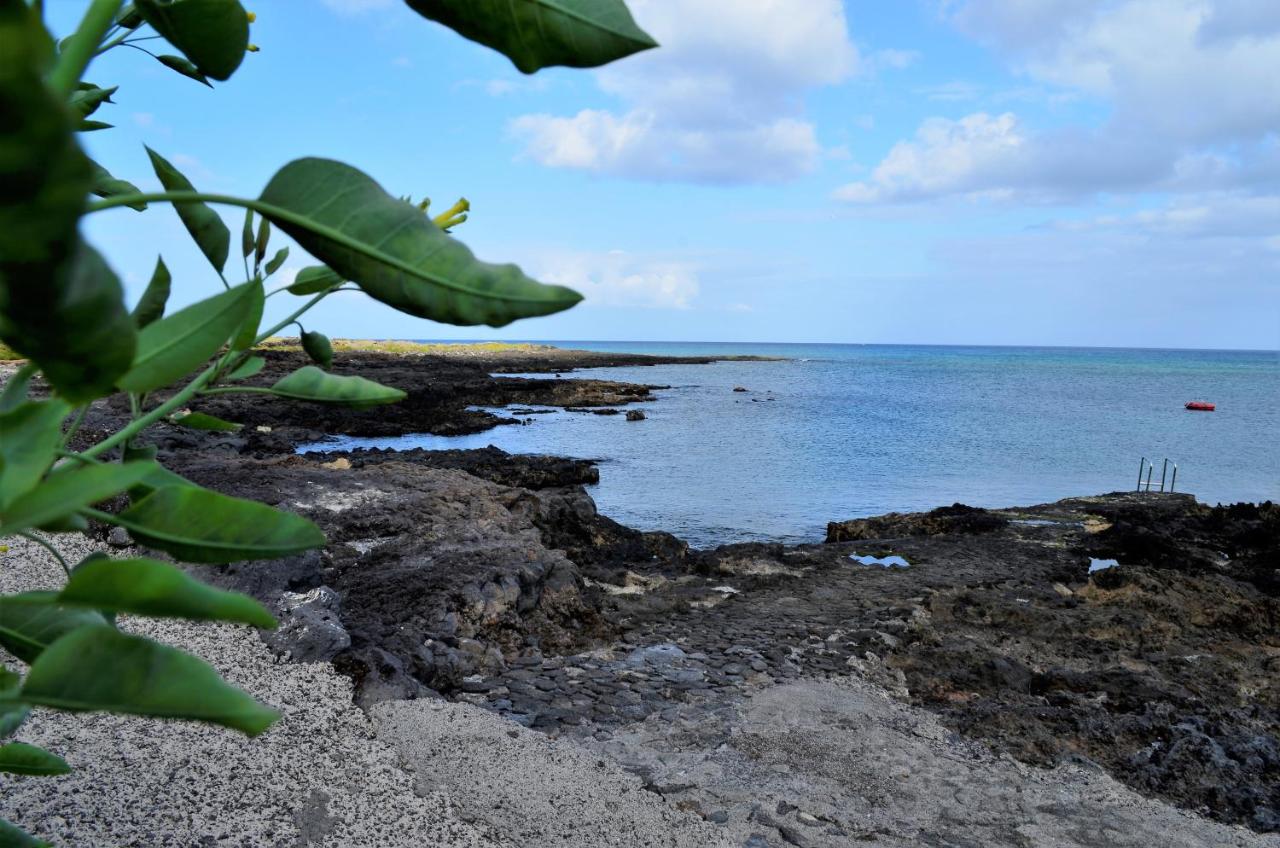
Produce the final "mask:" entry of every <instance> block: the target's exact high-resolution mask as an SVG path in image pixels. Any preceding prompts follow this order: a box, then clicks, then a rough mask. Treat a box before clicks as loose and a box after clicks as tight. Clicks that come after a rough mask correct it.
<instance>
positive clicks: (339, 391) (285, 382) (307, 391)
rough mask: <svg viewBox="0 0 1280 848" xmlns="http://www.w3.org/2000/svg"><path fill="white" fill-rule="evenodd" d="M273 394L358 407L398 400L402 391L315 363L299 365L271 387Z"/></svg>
mask: <svg viewBox="0 0 1280 848" xmlns="http://www.w3.org/2000/svg"><path fill="white" fill-rule="evenodd" d="M271 391H272V393H274V394H277V395H280V396H281V397H287V398H292V399H294V400H307V401H312V402H314V403H336V404H341V405H342V406H351V407H355V408H357V409H359V408H362V407H367V406H379V405H381V404H384V403H397V402H399V401H402V400H404V399H405V393H404V392H402V391H400V390H399V389H393V388H391V387H390V386H384V385H382V384H380V383H375V382H373V381H372V380H366V379H365V378H364V377H341V376H338V375H337V374H329V373H326V372H324V371H321V370H320V369H319V368H317V367H316V366H314V365H307V366H305V367H303V368H299V369H298V370H297V371H294V372H293V373H292V374H290V375H288V376H287V377H284V378H282V379H280V380H279V381H277V382H276V384H275V385H274V386H272V387H271Z"/></svg>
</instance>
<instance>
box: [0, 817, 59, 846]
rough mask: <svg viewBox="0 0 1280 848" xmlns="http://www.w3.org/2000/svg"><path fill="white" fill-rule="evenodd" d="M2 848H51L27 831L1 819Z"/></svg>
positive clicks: (0, 843)
mask: <svg viewBox="0 0 1280 848" xmlns="http://www.w3.org/2000/svg"><path fill="white" fill-rule="evenodd" d="M0 848H49V843H48V842H41V841H40V840H39V839H36V838H35V837H33V836H31V835H30V834H28V833H27V832H26V831H25V830H22V829H21V828H19V827H17V826H16V825H12V824H10V823H9V822H7V821H5V820H4V819H0Z"/></svg>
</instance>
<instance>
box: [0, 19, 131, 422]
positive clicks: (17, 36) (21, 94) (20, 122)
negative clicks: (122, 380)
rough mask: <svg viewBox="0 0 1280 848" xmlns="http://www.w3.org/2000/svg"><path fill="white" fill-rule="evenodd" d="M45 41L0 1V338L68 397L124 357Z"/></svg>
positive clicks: (127, 336) (100, 388)
mask: <svg viewBox="0 0 1280 848" xmlns="http://www.w3.org/2000/svg"><path fill="white" fill-rule="evenodd" d="M51 54H52V45H51V42H50V40H49V36H48V34H47V33H46V32H45V30H44V27H43V26H42V25H41V23H40V20H39V18H38V16H36V15H35V14H34V12H33V11H32V9H31V8H30V7H29V6H28V5H27V4H25V3H13V2H5V3H3V4H0V115H3V116H4V117H3V119H0V340H3V341H4V342H5V343H6V344H8V345H9V346H10V347H12V348H13V349H15V350H17V351H18V352H19V353H21V354H23V355H24V356H26V357H28V358H30V359H31V360H33V361H34V362H36V363H37V364H38V365H39V366H40V367H41V369H42V370H43V372H44V375H45V377H46V378H47V379H48V381H49V382H50V383H51V384H52V385H53V387H54V388H55V389H56V390H57V391H58V393H59V394H61V395H62V396H63V397H65V398H66V399H68V400H70V401H72V402H81V401H87V400H91V399H93V398H95V397H97V396H99V395H100V394H104V393H106V392H107V391H108V390H109V389H110V388H111V385H112V383H114V382H115V379H116V377H118V376H119V375H120V374H122V373H123V372H124V369H126V368H128V364H127V362H126V360H130V359H132V358H133V342H134V339H133V329H132V325H129V326H125V325H124V323H123V322H122V321H121V320H120V319H121V317H125V318H127V317H128V313H127V312H125V311H124V302H123V291H122V289H121V287H120V282H119V280H117V279H116V277H115V275H114V274H112V273H111V270H110V269H109V268H108V267H107V265H106V263H105V262H103V261H102V259H101V257H99V256H98V255H97V254H96V253H94V252H93V250H92V249H90V248H88V247H87V246H85V245H84V244H83V243H82V242H81V240H80V237H79V234H78V232H77V224H78V221H79V218H80V215H81V213H82V212H83V211H84V206H85V202H86V199H87V197H88V195H89V192H90V189H91V188H92V186H93V169H92V167H91V165H90V164H89V159H88V158H87V157H86V156H85V155H84V153H83V152H82V151H81V150H80V148H79V146H78V145H77V143H76V140H75V136H74V134H73V132H72V124H73V113H72V112H71V111H70V110H69V109H68V108H67V106H66V104H64V103H63V102H62V100H61V99H60V98H59V97H57V96H56V95H55V94H54V93H53V92H51V91H50V90H49V88H48V87H47V86H46V84H45V82H44V75H45V73H46V72H47V71H48V68H49V59H50V57H51Z"/></svg>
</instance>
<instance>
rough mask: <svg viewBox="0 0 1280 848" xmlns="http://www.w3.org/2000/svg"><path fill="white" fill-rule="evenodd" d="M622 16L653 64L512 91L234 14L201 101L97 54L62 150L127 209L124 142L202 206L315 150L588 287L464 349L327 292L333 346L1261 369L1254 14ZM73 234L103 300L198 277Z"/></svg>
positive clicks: (387, 19) (428, 52)
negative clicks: (252, 48)
mask: <svg viewBox="0 0 1280 848" xmlns="http://www.w3.org/2000/svg"><path fill="white" fill-rule="evenodd" d="M47 5H48V8H49V15H50V19H51V22H52V24H53V25H54V26H55V27H56V28H58V29H59V30H60V31H61V33H62V34H65V33H66V32H68V31H69V29H70V27H71V26H72V25H73V22H74V20H75V18H76V16H77V15H78V14H79V12H80V10H81V9H82V8H83V5H84V4H83V3H82V2H81V1H80V0H47ZM631 6H632V8H633V10H634V13H635V16H636V18H637V20H638V21H639V22H640V24H641V25H642V26H644V27H645V28H646V29H648V30H649V31H650V32H652V33H653V34H654V35H655V36H656V37H657V38H658V39H659V40H660V41H661V42H662V43H663V47H662V48H661V49H660V50H656V51H650V52H649V53H646V54H642V55H640V56H636V57H632V58H630V59H627V60H624V61H623V62H620V63H617V64H615V65H613V66H611V67H609V68H607V69H604V70H601V71H570V70H561V69H555V70H551V71H544V72H542V73H540V74H538V75H536V76H534V77H525V76H523V75H521V74H519V73H518V72H516V71H515V70H514V69H513V68H512V67H511V66H510V64H509V63H508V62H507V61H506V60H505V59H504V58H503V57H501V56H500V55H498V54H496V53H493V52H490V51H488V50H486V49H484V48H482V47H479V46H476V45H473V44H471V43H469V42H466V41H464V40H462V39H461V38H459V37H457V36H455V35H454V34H453V33H451V32H450V31H448V30H446V29H444V28H442V27H439V26H437V25H435V24H432V23H430V22H428V21H425V20H423V19H421V18H419V17H417V16H416V15H415V14H414V13H413V12H411V11H410V10H408V9H407V7H405V6H404V5H403V4H402V3H400V2H398V1H397V0H262V2H261V3H260V5H259V6H252V5H250V7H249V8H251V9H252V10H253V11H255V12H256V13H257V15H258V20H257V22H256V23H255V24H254V27H253V36H252V40H253V41H254V42H255V43H257V44H259V45H260V46H261V48H262V49H261V52H259V53H257V54H253V55H251V56H249V57H247V59H246V61H245V63H244V65H243V66H242V68H241V70H240V71H239V72H238V73H237V74H236V75H235V76H234V77H233V78H232V79H231V80H230V81H229V82H228V83H225V84H221V85H218V87H217V90H212V91H211V90H209V89H207V88H204V87H203V86H200V85H198V84H196V83H194V82H192V81H190V80H187V79H184V78H182V77H179V76H177V75H175V74H172V73H170V72H168V71H167V70H165V69H164V68H163V67H161V66H160V65H159V64H158V63H156V62H155V61H154V60H152V59H151V58H150V57H148V56H147V55H145V54H143V53H142V52H139V51H135V50H127V49H117V50H114V51H112V52H111V53H109V54H107V55H106V56H104V57H102V58H100V59H99V60H98V61H97V62H96V63H95V64H94V65H93V66H92V67H91V69H90V73H89V75H88V78H89V79H90V80H91V81H93V82H96V83H98V84H100V85H104V86H105V85H119V86H121V88H120V91H119V93H118V94H117V95H116V98H115V100H116V104H115V105H109V106H106V107H104V108H103V109H102V110H101V111H100V112H99V113H98V114H97V115H95V118H100V119H102V120H105V121H109V122H111V123H113V124H115V125H116V128H115V129H112V130H109V131H104V132H97V133H92V134H89V135H87V136H86V137H85V141H86V144H87V145H88V147H89V148H90V150H91V152H92V153H93V155H94V156H95V157H96V158H97V159H98V160H99V161H100V162H102V163H103V164H104V165H106V166H107V167H108V168H109V169H110V170H111V171H112V172H113V173H115V174H116V175H117V176H120V177H123V178H125V179H129V180H131V181H133V182H135V183H136V184H138V185H139V186H142V187H144V188H152V187H158V186H157V184H156V181H155V179H154V177H153V176H151V174H150V170H149V168H148V165H147V160H146V156H145V153H144V151H143V149H142V145H143V143H144V142H145V143H147V144H150V145H151V146H152V147H154V148H155V149H156V150H157V151H158V152H160V153H162V154H163V155H165V156H167V157H169V158H170V159H171V160H172V161H174V163H175V164H177V165H178V166H179V167H180V168H182V169H183V170H185V172H186V173H187V175H188V176H189V177H190V178H191V180H192V181H193V182H194V183H195V184H196V185H197V187H199V188H201V189H203V190H207V191H218V192H226V193H240V194H245V195H250V196H252V195H256V194H257V193H258V192H259V191H260V190H261V188H262V186H264V185H265V184H266V182H267V180H268V179H269V178H270V176H271V174H272V173H273V172H274V171H275V170H276V169H277V168H278V167H279V166H281V165H283V164H284V163H285V162H287V161H289V160H291V159H293V158H297V157H299V156H304V155H318V156H327V157H332V158H335V159H340V160H343V161H346V162H349V163H351V164H353V165H355V166H357V167H359V168H361V169H362V170H364V171H366V172H367V173H369V174H371V175H372V176H373V177H375V178H376V179H377V180H378V181H379V182H381V183H382V185H383V186H384V187H385V188H387V190H389V191H391V192H393V193H395V194H410V195H413V196H414V197H420V196H423V195H427V196H430V197H431V198H432V199H433V201H434V202H435V205H436V206H437V207H440V208H443V207H445V206H448V205H449V204H450V203H452V201H453V200H454V199H455V198H456V197H458V196H460V195H465V196H466V197H468V198H469V199H470V200H471V202H472V204H473V209H474V211H473V215H472V219H471V221H469V222H468V223H466V224H465V225H464V226H463V227H462V228H460V229H459V230H458V231H457V235H458V236H459V237H460V238H462V239H463V240H464V241H466V242H467V243H468V244H469V245H470V246H471V247H472V248H473V249H474V250H475V251H476V252H477V254H479V255H480V256H481V257H482V258H484V259H487V260H490V261H515V262H518V263H520V264H521V265H522V266H523V267H524V268H525V269H526V270H527V271H529V272H530V273H531V274H533V275H534V276H537V277H538V278H539V279H543V280H546V281H551V282H559V283H564V284H568V285H572V286H574V287H575V288H578V289H579V290H580V291H582V292H584V294H586V296H587V300H586V302H585V303H584V304H582V305H581V306H579V307H578V308H576V309H574V310H571V311H570V312H568V313H565V314H563V315H559V316H553V317H550V318H542V319H535V320H531V321H525V322H517V323H516V324H513V325H511V326H509V327H507V328H504V329H501V330H489V329H487V328H457V327H447V326H443V325H436V324H431V323H428V322H423V321H420V320H417V319H412V318H408V317H406V316H402V315H398V314H396V313H394V312H392V311H391V310H389V309H388V308H385V307H383V306H381V305H379V304H377V303H375V302H372V301H370V300H368V299H366V298H364V297H363V296H360V295H343V296H340V297H336V298H332V299H331V300H330V301H329V302H326V303H325V304H324V305H323V306H322V307H321V308H320V309H318V310H316V311H315V312H313V313H312V316H311V318H310V320H309V322H308V324H309V329H319V330H322V331H324V332H327V333H329V334H331V335H334V336H341V337H376V338H455V339H464V338H465V339H474V338H508V339H599V340H631V339H634V340H664V341H665V340H690V341H698V340H709V341H784V342H854V343H897V342H901V343H932V344H973V343H977V344H1046V345H1115V346H1152V347H1235V348H1261V349H1277V348H1280V273H1278V272H1280V86H1277V85H1276V84H1275V80H1276V79H1278V78H1280V3H1276V2H1274V0H903V2H896V3H884V2H881V0H847V2H844V3H841V2H840V0H636V2H632V3H631ZM154 44H156V42H150V43H148V45H154ZM225 213H226V218H227V220H228V223H229V225H230V226H231V227H232V231H233V232H238V231H239V222H240V220H241V216H240V213H239V212H237V211H235V210H225ZM88 232H89V234H90V237H91V238H92V240H93V241H94V242H95V243H96V244H97V245H98V246H99V247H100V248H101V249H103V251H104V252H105V253H106V255H107V256H108V258H109V259H110V261H111V262H112V264H113V266H114V267H115V268H116V269H117V271H118V272H119V273H120V274H121V276H122V278H123V279H124V280H125V281H126V285H127V287H128V288H129V291H130V293H131V295H132V296H135V297H136V296H137V294H138V293H140V292H141V289H142V286H143V285H144V284H145V281H146V279H147V277H148V276H149V274H150V270H151V267H152V265H153V264H154V261H155V254H156V253H157V252H160V253H163V255H164V258H165V260H166V262H167V263H168V264H169V265H170V267H171V268H172V269H173V271H174V274H175V280H176V283H175V286H176V287H175V296H174V299H175V302H176V303H185V302H190V301H194V300H196V299H199V298H200V297H203V296H207V295H209V294H212V293H214V291H215V290H216V288H218V287H219V284H218V283H217V280H216V277H213V276H212V275H211V272H210V269H209V268H208V266H207V264H206V263H204V260H203V259H202V258H201V257H200V255H199V254H198V253H197V252H196V250H195V248H194V246H192V245H191V244H190V243H189V242H188V241H187V240H186V237H185V233H184V231H183V230H182V229H181V227H180V225H179V223H178V221H177V218H176V216H175V215H174V214H173V213H172V211H171V210H169V209H166V208H162V207H155V208H153V209H152V210H150V211H148V212H146V213H143V214H141V215H139V214H137V213H133V212H130V211H128V210H121V211H115V212H111V213H107V214H103V215H99V216H96V217H95V218H94V219H93V220H92V221H91V223H90V224H89V225H88ZM277 238H279V237H277ZM282 243H283V242H282ZM306 264H308V262H307V261H306V259H305V257H304V256H303V255H302V254H301V252H300V251H298V250H297V249H296V247H295V249H294V254H293V257H292V258H291V260H290V262H289V263H288V265H287V266H286V268H285V270H284V271H283V272H282V276H283V275H285V274H289V273H296V271H297V269H299V268H301V267H303V266H304V265H306ZM275 300H282V298H278V299H275ZM282 306H283V305H282Z"/></svg>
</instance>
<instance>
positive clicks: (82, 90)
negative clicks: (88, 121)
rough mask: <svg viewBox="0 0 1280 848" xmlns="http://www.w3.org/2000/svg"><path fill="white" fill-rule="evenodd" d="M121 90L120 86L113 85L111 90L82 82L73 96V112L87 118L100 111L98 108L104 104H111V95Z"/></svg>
mask: <svg viewBox="0 0 1280 848" xmlns="http://www.w3.org/2000/svg"><path fill="white" fill-rule="evenodd" d="M119 89H120V86H118V85H113V86H111V88H99V87H98V86H96V85H93V84H92V83H84V82H82V83H80V85H79V87H77V89H76V90H75V92H74V93H72V95H71V110H72V111H73V112H75V113H76V114H77V115H79V116H80V117H81V118H87V117H89V116H90V115H92V114H93V113H94V112H96V111H98V107H99V106H101V105H102V104H103V103H111V102H112V100H111V95H113V94H115V93H116V92H117V91H118V90H119Z"/></svg>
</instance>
